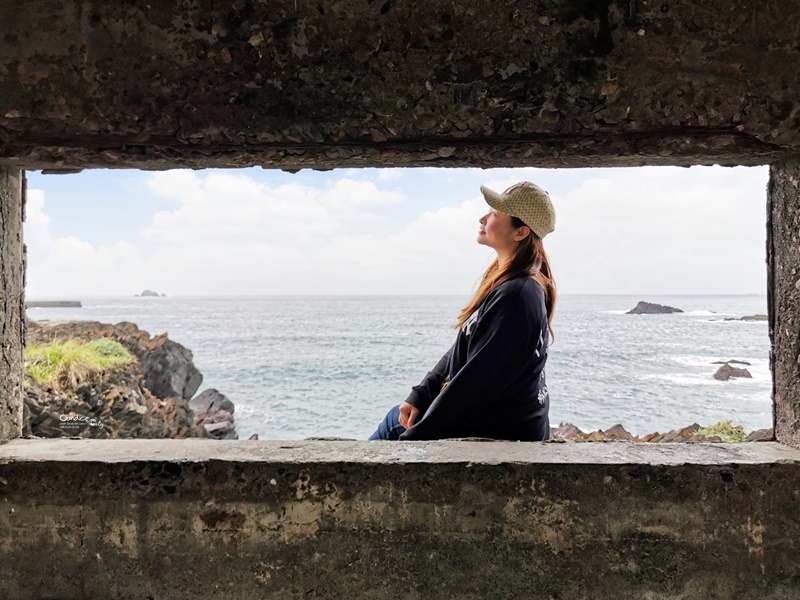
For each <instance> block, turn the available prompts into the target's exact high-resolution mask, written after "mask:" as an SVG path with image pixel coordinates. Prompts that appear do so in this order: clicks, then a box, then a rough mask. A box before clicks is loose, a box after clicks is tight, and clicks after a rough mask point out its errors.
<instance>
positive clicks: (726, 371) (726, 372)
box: [714, 364, 753, 381]
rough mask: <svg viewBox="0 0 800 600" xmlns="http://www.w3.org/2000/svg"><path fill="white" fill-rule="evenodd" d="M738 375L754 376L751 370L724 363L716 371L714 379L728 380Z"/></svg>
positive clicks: (749, 377) (750, 377)
mask: <svg viewBox="0 0 800 600" xmlns="http://www.w3.org/2000/svg"><path fill="white" fill-rule="evenodd" d="M736 377H745V378H748V379H752V378H753V376H752V375H750V371H748V370H747V369H737V368H736V367H732V366H730V365H729V364H724V365H722V366H721V367H720V368H719V369H717V372H716V373H714V379H718V380H719V381H728V380H729V379H731V378H736Z"/></svg>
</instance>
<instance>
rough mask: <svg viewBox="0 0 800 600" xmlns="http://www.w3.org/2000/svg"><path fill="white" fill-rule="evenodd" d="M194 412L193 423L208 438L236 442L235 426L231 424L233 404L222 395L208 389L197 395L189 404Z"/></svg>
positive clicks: (237, 437)
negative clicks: (203, 430)
mask: <svg viewBox="0 0 800 600" xmlns="http://www.w3.org/2000/svg"><path fill="white" fill-rule="evenodd" d="M189 407H190V408H191V409H192V411H193V412H194V423H195V425H197V426H198V427H203V428H204V429H205V431H206V433H208V435H209V437H212V438H215V439H218V440H238V439H239V435H238V434H237V433H236V426H235V425H234V424H233V411H234V406H233V402H231V401H230V400H228V398H227V397H226V396H225V395H224V394H220V393H219V392H218V391H217V390H215V389H213V388H210V389H207V390H205V391H203V392H202V393H200V394H198V395H197V396H195V397H194V398H192V400H191V401H190V402H189Z"/></svg>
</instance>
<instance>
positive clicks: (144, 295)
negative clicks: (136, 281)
mask: <svg viewBox="0 0 800 600" xmlns="http://www.w3.org/2000/svg"><path fill="white" fill-rule="evenodd" d="M140 297H141V298H166V297H167V295H166V294H159V293H158V292H154V291H153V290H145V291H143V292H142V293H141V294H134V298H140Z"/></svg>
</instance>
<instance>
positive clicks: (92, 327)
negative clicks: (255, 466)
mask: <svg viewBox="0 0 800 600" xmlns="http://www.w3.org/2000/svg"><path fill="white" fill-rule="evenodd" d="M100 337H105V338H110V339H112V340H115V341H117V342H119V343H120V344H122V345H123V346H125V347H126V348H127V349H128V350H130V352H131V353H132V354H133V355H134V356H136V358H137V359H139V364H140V370H141V372H142V375H143V376H144V381H145V386H146V387H147V389H149V390H150V391H151V392H152V393H153V395H155V396H157V397H159V398H181V399H183V400H190V399H191V398H192V396H194V394H195V392H197V388H199V387H200V384H201V383H202V381H203V375H202V374H201V373H200V371H198V370H197V367H195V366H194V362H192V352H191V351H190V350H189V349H188V348H186V347H185V346H182V345H181V344H178V343H177V342H173V341H172V340H170V339H169V338H168V337H167V334H166V333H162V334H161V335H156V336H154V337H150V334H149V333H148V332H146V331H143V330H141V329H139V328H138V327H137V326H136V325H134V324H133V323H128V322H122V323H117V324H116V325H108V324H106V323H100V322H98V321H38V322H37V321H30V322H29V323H28V341H29V342H47V341H50V340H52V339H54V338H60V339H70V338H76V339H79V340H84V341H89V340H92V339H96V338H100Z"/></svg>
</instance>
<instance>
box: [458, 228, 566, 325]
mask: <svg viewBox="0 0 800 600" xmlns="http://www.w3.org/2000/svg"><path fill="white" fill-rule="evenodd" d="M511 225H512V226H513V227H516V228H519V227H522V226H523V225H525V223H523V222H522V220H521V219H519V218H517V217H511ZM523 273H524V274H527V275H528V277H530V278H531V279H533V280H534V281H535V282H536V283H538V284H539V285H540V286H541V287H542V290H543V291H544V305H545V309H546V311H547V327H548V329H549V330H550V337H551V338H553V339H555V334H554V333H553V313H554V312H555V308H556V282H555V280H554V279H553V272H552V271H551V270H550V263H549V262H548V260H547V253H546V252H545V251H544V244H543V243H542V238H540V237H539V236H538V235H536V234H535V233H534V232H533V230H532V229H531V232H530V234H529V235H528V236H527V237H526V238H525V239H524V240H522V241H521V242H520V243H519V244H518V245H517V251H516V253H515V254H514V256H513V258H512V259H511V260H510V261H508V263H507V264H506V265H505V266H504V267H502V268H501V267H500V264H499V262H498V260H497V258H495V259H494V260H493V261H492V264H490V265H489V268H487V269H486V272H484V274H483V277H482V278H481V282H480V285H478V289H477V290H476V291H475V295H474V296H472V299H471V300H470V301H469V302H468V303H467V305H466V306H465V307H464V308H462V309H461V312H460V313H459V315H458V323H456V324H455V325H454V327H456V328H459V327H461V326H463V325H464V323H466V322H467V319H469V317H470V315H471V314H472V313H473V312H474V311H475V309H476V308H478V307H479V306H480V305H481V302H483V301H484V300H485V299H486V296H488V295H489V293H490V292H491V291H492V290H494V289H495V288H496V287H497V286H498V285H500V284H501V283H503V282H504V281H508V280H509V279H512V278H513V277H516V276H518V275H522V274H523Z"/></svg>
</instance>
